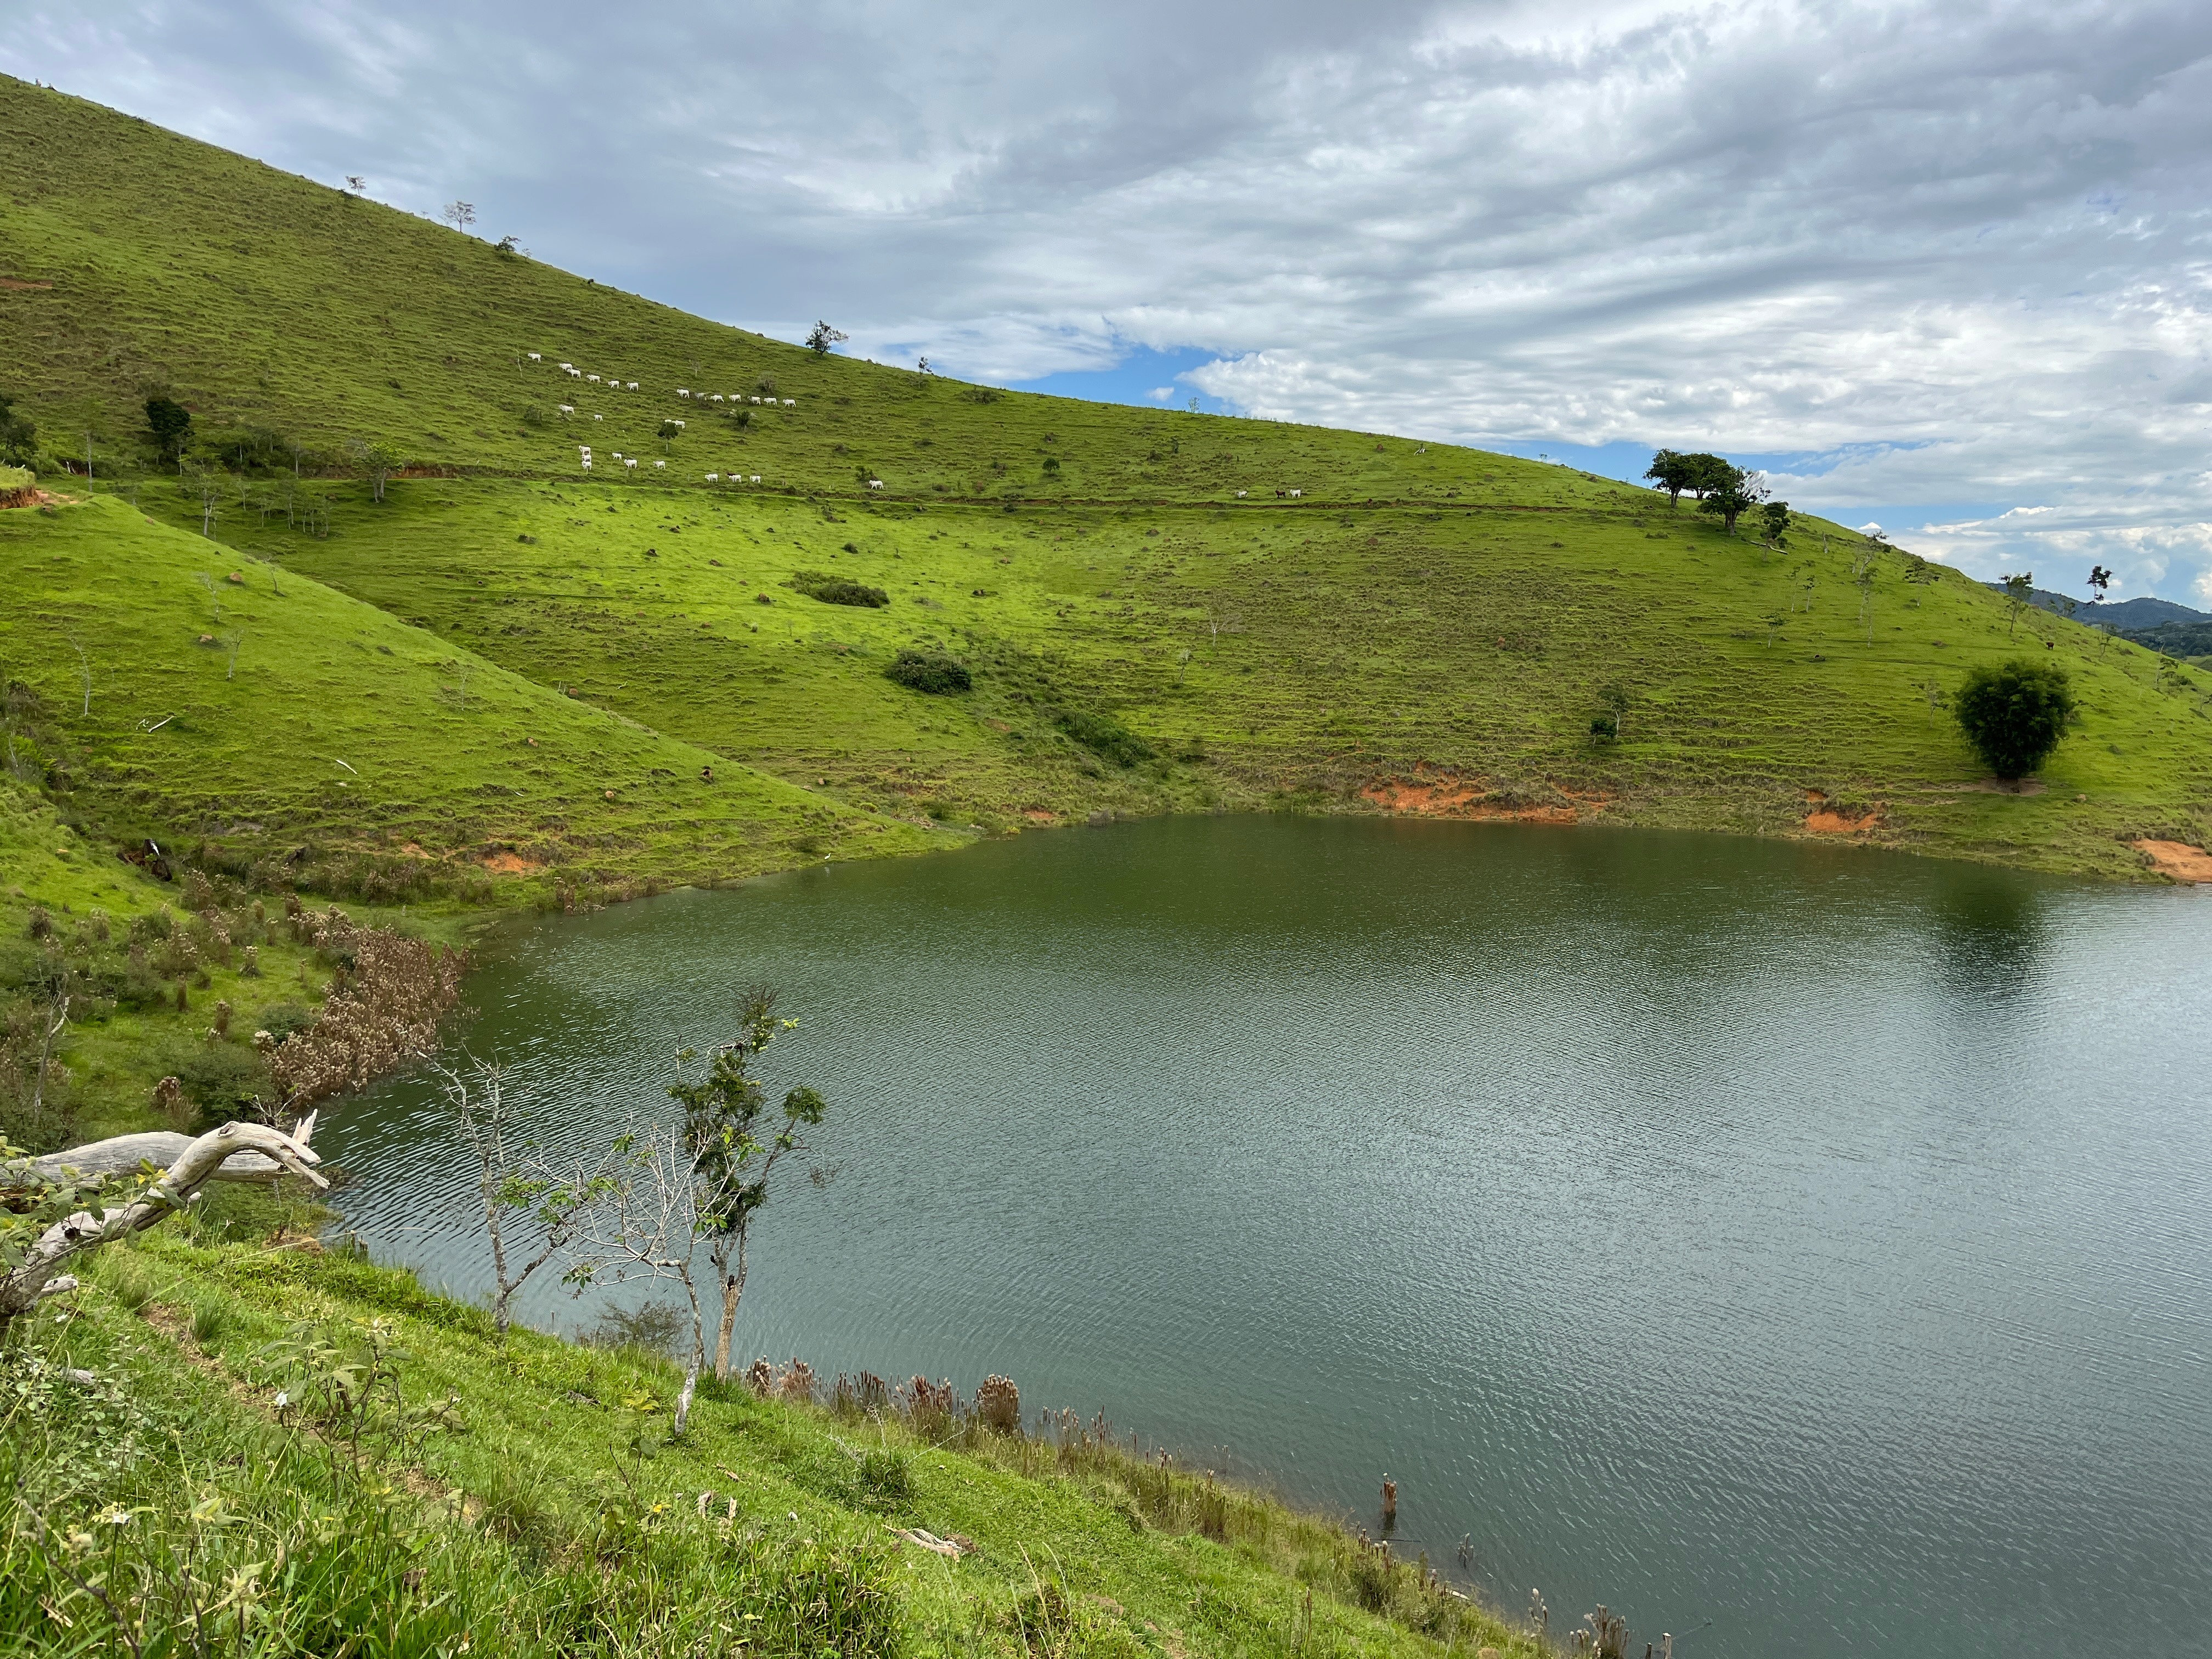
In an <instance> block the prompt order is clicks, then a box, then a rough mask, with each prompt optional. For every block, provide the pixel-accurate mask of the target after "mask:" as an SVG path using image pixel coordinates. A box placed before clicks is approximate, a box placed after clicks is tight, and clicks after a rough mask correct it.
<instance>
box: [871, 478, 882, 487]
mask: <svg viewBox="0 0 2212 1659" xmlns="http://www.w3.org/2000/svg"><path fill="white" fill-rule="evenodd" d="M883 487H884V481H883V480H882V479H881V478H871V479H869V480H868V488H869V489H882V488H883Z"/></svg>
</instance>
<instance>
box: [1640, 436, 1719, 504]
mask: <svg viewBox="0 0 2212 1659" xmlns="http://www.w3.org/2000/svg"><path fill="white" fill-rule="evenodd" d="M1698 459H1705V458H1704V457H1699V458H1698ZM1644 477H1646V478H1649V479H1650V480H1651V481H1652V483H1654V484H1655V485H1656V487H1657V488H1658V489H1663V490H1665V491H1666V492H1667V505H1668V506H1669V507H1674V506H1676V505H1678V504H1679V503H1680V500H1681V495H1682V492H1683V491H1684V490H1686V489H1695V488H1696V487H1697V483H1698V477H1699V467H1698V464H1697V459H1692V458H1691V457H1690V456H1687V455H1684V454H1681V453H1678V452H1676V451H1674V450H1672V449H1662V450H1661V451H1660V452H1659V453H1657V454H1656V455H1654V456H1653V457H1652V458H1651V465H1650V468H1649V469H1647V470H1646V471H1645V472H1644Z"/></svg>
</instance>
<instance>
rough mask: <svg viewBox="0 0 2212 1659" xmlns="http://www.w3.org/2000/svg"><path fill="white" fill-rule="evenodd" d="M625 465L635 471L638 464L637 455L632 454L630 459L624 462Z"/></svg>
mask: <svg viewBox="0 0 2212 1659" xmlns="http://www.w3.org/2000/svg"><path fill="white" fill-rule="evenodd" d="M623 465H624V466H626V467H629V468H630V469H631V470H632V471H635V469H636V466H637V457H636V456H635V455H632V456H630V457H629V459H626V460H624V461H623Z"/></svg>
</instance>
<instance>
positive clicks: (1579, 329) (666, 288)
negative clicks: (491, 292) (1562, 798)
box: [0, 0, 2212, 593]
mask: <svg viewBox="0 0 2212 1659" xmlns="http://www.w3.org/2000/svg"><path fill="white" fill-rule="evenodd" d="M28 9H29V11H30V13H31V15H30V16H29V17H28V18H27V19H26V20H24V22H23V25H22V26H21V27H18V28H16V29H15V30H12V31H10V32H9V35H8V36H7V38H6V40H5V41H4V42H0V64H7V65H8V66H9V67H10V68H12V69H14V70H15V71H16V72H19V73H21V74H24V75H31V74H37V75H40V76H42V77H43V78H46V79H48V80H52V81H58V82H60V83H61V84H62V85H63V86H64V87H65V88H69V89H70V90H75V91H80V92H83V93H86V94H89V95H92V96H94V97H98V98H100V99H102V100H105V101H108V102H112V103H115V104H117V105H118V106H123V107H125V108H129V109H131V110H133V111H134V112H138V113H142V114H144V115H146V116H148V117H149V118H154V119H157V120H161V121H165V122H167V123H168V124H170V125H176V126H179V127H182V128H184V129H185V130H186V131H194V132H197V133H199V134H201V135H202V136H205V137H210V138H213V139H215V140H216V142H219V143H225V144H228V145H229V146H232V147H234V148H236V149H244V150H246V151H248V152H250V153H252V154H255V155H263V156H265V157H267V158H268V159H270V160H271V161H275V162H276V164H278V165H280V166H285V167H295V168H297V169H299V170H301V171H307V172H310V173H314V174H316V175H317V176H319V177H323V178H326V179H336V178H337V176H338V175H340V174H341V173H347V172H359V173H368V175H369V176H370V178H371V181H372V186H373V188H374V189H375V190H376V191H378V192H379V193H380V194H385V195H386V196H387V197H388V198H389V199H392V200H394V201H396V202H398V203H400V204H403V205H406V206H409V207H411V208H414V209H416V210H435V207H436V205H437V204H439V203H440V202H442V201H445V200H447V199H450V198H451V197H454V196H457V195H458V196H464V197H467V198H468V199H470V200H471V201H474V202H476V203H477V204H478V205H479V208H480V210H482V212H483V228H484V229H485V230H486V231H487V232H488V233H489V234H494V235H497V234H503V233H504V232H505V231H507V230H509V229H512V230H514V231H516V232H518V233H524V234H526V240H530V241H531V242H532V246H536V247H538V249H540V250H541V252H542V253H543V254H544V257H546V258H550V259H553V260H556V261H557V262H559V263H562V264H568V265H569V266H571V267H573V268H576V269H579V270H587V271H589V272H591V273H592V274H593V275H595V276H599V277H600V278H601V279H602V280H610V281H614V282H617V283H621V284H622V285H623V286H625V287H629V288H635V289H646V290H647V291H650V292H652V293H653V294H654V295H657V296H659V297H662V298H665V299H667V300H669V301H671V302H672V303H678V304H682V305H685V306H688V307H691V308H693V309H696V310H700V311H703V312H705V313H708V314H710V315H716V316H720V317H724V318H726V319H729V320H732V321H740V322H744V323H747V324H748V325H754V326H761V327H766V328H768V329H769V330H770V331H775V332H778V333H781V334H785V335H787V336H795V335H796V334H798V333H799V332H801V331H804V329H805V326H806V325H808V324H810V323H811V321H812V320H813V319H814V318H815V317H817V316H820V315H828V316H829V317H831V318H832V319H835V320H836V321H837V322H838V323H839V324H840V325H842V326H843V327H845V328H847V329H848V330H850V331H851V332H852V333H853V335H854V348H853V349H854V350H855V351H857V352H859V353H860V354H861V355H863V356H875V357H877V358H878V360H879V361H885V362H912V361H913V359H914V357H915V356H917V355H919V354H921V353H923V352H927V354H928V355H929V356H930V357H931V358H932V359H933V361H934V362H939V363H940V364H942V365H943V366H944V367H945V368H946V369H948V370H949V371H950V372H952V373H956V374H970V375H976V376H980V377H984V378H992V379H1006V380H1014V379H1027V378H1031V377H1034V376H1036V375H1039V374H1048V373H1052V372H1054V371H1055V370H1063V369H1082V368H1101V367H1104V366H1107V365H1109V364H1110V363H1112V362H1114V361H1115V359H1116V358H1117V357H1118V356H1121V355H1122V354H1124V353H1126V352H1127V350H1128V349H1130V348H1132V347H1135V346H1145V347H1152V348H1155V349H1164V350H1178V351H1182V350H1188V349H1193V348H1196V349H1200V350H1202V351H1206V352H1211V353H1212V354H1215V356H1216V358H1217V361H1215V362H1212V363H1209V364H1207V365H1206V366H1205V367H1203V368H1199V369H1197V370H1194V371H1193V372H1192V373H1190V374H1188V375H1187V376H1185V377H1184V378H1185V379H1187V380H1188V381H1189V382H1190V383H1191V384H1192V385H1193V386H1195V387H1196V388H1197V389H1198V390H1200V391H1202V392H1206V393H1207V394H1209V395H1211V396H1212V397H1214V398H1220V399H1222V400H1224V401H1225V402H1226V403H1228V404H1231V405H1232V406H1235V407H1239V408H1243V409H1245V410H1250V411H1253V412H1255V413H1260V414H1266V415H1276V416H1286V417H1292V418H1297V419H1301V420H1318V421H1324V422H1333V423H1339V424H1344V425H1348V426H1359V427H1374V428H1389V429H1393V430H1397V431H1402V432H1407V433H1411V434H1416V435H1423V436H1429V437H1436V438H1446V439H1460V440H1466V441H1478V442H1479V441H1484V440H1486V439H1487V440H1492V441H1498V440H1505V439H1512V440H1518V441H1530V442H1534V443H1537V444H1542V443H1545V442H1547V441H1552V442H1576V443H1603V442H1607V441H1632V442H1637V443H1650V444H1655V445H1656V444H1662V443H1664V444H1669V445H1674V446H1675V447H1699V448H1706V447H1712V448H1720V449H1723V450H1725V451H1729V452H1731V453H1739V454H1753V455H1758V456H1760V457H1763V458H1773V457H1791V456H1795V457H1798V458H1800V459H1789V460H1786V461H1784V462H1783V463H1781V464H1775V463H1774V462H1772V461H1770V466H1769V470H1770V471H1771V474H1772V476H1773V480H1774V482H1775V483H1776V485H1777V487H1778V489H1782V490H1783V491H1784V493H1786V494H1788V495H1789V496H1790V499H1791V500H1792V501H1793V502H1794V503H1796V505H1798V506H1800V507H1805V508H1808V509H1810V510H1818V511H1826V512H1832V513H1833V512H1850V511H1853V510H1856V511H1857V513H1864V512H1866V511H1868V510H1869V509H1875V510H1878V511H1879V512H1880V513H1881V515H1882V516H1883V518H1884V519H1885V520H1886V521H1887V522H1889V523H1891V524H1892V525H1893V526H1899V531H1898V533H1899V535H1900V537H1901V538H1905V537H1908V535H1909V538H1910V544H1911V545H1913V546H1915V547H1916V548H1920V549H1922V550H1927V551H1931V552H1935V551H1938V550H1939V547H1940V548H1941V549H1948V550H1951V551H1952V552H1954V553H1955V554H1956V556H1959V557H1960V558H1962V559H1971V560H1976V561H1980V562H1983V563H1984V564H1986V563H1987V562H1990V561H1992V560H1994V561H2000V562H2005V561H2011V562H2018V561H2021V560H2022V559H2025V558H2027V557H2029V556H2034V557H2037V558H2039V559H2043V560H2044V561H2045V562H2048V559H2049V558H2050V557H2055V556H2061V550H2063V556H2065V557H2069V558H2070V557H2075V556H2080V557H2081V562H2082V563H2083V565H2084V568H2086V565H2087V561H2088V559H2089V558H2090V557H2101V558H2102V559H2103V560H2104V561H2105V562H2109V563H2115V564H2117V565H2118V566H2119V568H2120V569H2121V574H2122V576H2123V579H2124V580H2127V581H2130V582H2134V583H2140V582H2142V581H2144V580H2158V581H2160V582H2164V583H2166V584H2167V586H2169V587H2170V588H2171V589H2172V592H2176V593H2179V592H2187V591H2190V586H2189V585H2190V583H2191V582H2192V581H2194V580H2197V578H2198V576H2199V574H2201V573H2204V572H2207V571H2212V562H2208V561H2212V551H2208V550H2207V549H2206V548H2205V545H2204V541H2203V536H2202V534H2201V532H2200V529H2199V527H2200V526H2202V525H2203V524H2204V523H2206V522H2207V521H2212V478H2208V476H2207V474H2206V471H2205V468H2204V462H2203V434H2204V432H2205V430H2206V428H2207V425H2208V421H2209V420H2212V8H2206V7H2204V6H2203V5H2202V4H2200V3H2194V0H2110V3H2088V0H2054V3H2049V4H2045V5H2040V6H2037V7H2034V8H2028V7H2026V6H2012V5H1996V6H1991V5H1989V4H1986V3H1981V0H1936V3H1926V4H1915V5H1902V4H1894V3H1879V0H1861V3H1854V0H1771V3H1760V4H1757V5H1753V4H1750V3H1747V0H1707V3H1703V4H1695V5H1692V6H1690V7H1684V6H1681V5H1680V4H1679V3H1674V0H1603V3H1591V4H1585V5H1582V6H1578V7H1574V8H1562V7H1558V6H1556V5H1544V6H1539V5H1536V4H1534V3H1531V0H1488V3H1484V0H1468V3H1457V4H1433V3H1398V0H1378V3H1370V4H1367V5H1363V6H1360V7H1357V8H1350V7H1342V6H1337V5H1332V4H1324V3H1322V0H1284V3H1277V4H1272V5H1267V6H1262V5H1261V4H1258V3H1257V0H1239V3H1231V4H1221V3H1215V4H1198V5H1193V4H1189V3H1179V4H1176V5H1175V6H1173V7H1172V8H1170V7H1169V6H1168V5H1166V4H1164V3H1162V0H1129V3H1125V4H1122V5H1118V6H1115V7H1112V8H1108V7H1105V6H1103V5H1067V6H1062V7H1056V8H1054V9H1052V12H1051V15H1050V19H1049V24H1048V26H1041V25H1040V22H1039V21H1038V18H1037V15H1036V11H1035V9H1034V8H1033V7H1030V6H1027V5H1016V4H1014V3H1012V0H982V3H978V4H975V5H971V6H966V7H959V8H945V7H941V6H924V5H921V4H919V3H915V0H868V3H866V4H865V5H864V4H862V3H860V0H817V3H811V4H807V5H804V6H802V5H800V4H799V3H797V0H770V3H767V4H764V5H761V6H757V7H755V8H752V9H750V10H748V12H747V13H746V14H745V15H744V17H743V18H742V20H738V19H734V18H732V15H730V14H729V13H728V12H726V10H724V9H719V8H714V9H710V8H708V7H705V6H703V5H701V4H697V3H690V4H685V3H681V0H678V3H675V4H671V5H670V6H667V7H663V8H656V9H653V10H652V11H650V12H647V13H641V14H637V15H631V16H626V17H625V19H624V21H623V27H621V28H619V29H609V28H608V27H605V15H604V14H603V13H602V12H600V11H598V10H594V9H589V8H586V7H583V6H580V5H577V4H575V3H574V0H566V3H551V4H537V5H531V6H528V7H525V6H522V5H520V4H518V3H512V0H510V3H507V4H505V5H497V4H495V5H487V6H477V7H468V8H455V7H430V6H427V5H423V4H422V3H420V0H390V3H388V4H386V5H384V6H382V7H380V8H379V9H377V10H375V11H374V12H373V13H372V12H369V11H368V10H366V9H360V8H357V7H347V6H342V5H341V6H322V7H314V8H308V9H304V10H303V9H299V8H293V7H280V6H277V5H276V4H275V3H274V0H258V3H255V0H224V3H221V4H218V3H216V0H33V3H32V4H31V6H30V7H29V8H28ZM2030 507H2033V508H2036V509H2038V510H2037V511H2036V512H2034V513H2028V512H2027V511H2026V509H2027V508H2030ZM1933 520H1940V521H1941V523H1942V526H1943V527H1942V530H1941V531H1940V532H1929V531H1924V530H1912V531H1910V532H1908V531H1907V530H1906V529H1905V528H1904V526H1911V525H1914V524H1916V523H1919V524H1925V523H1927V522H1929V521H1933ZM1931 537H1932V538H1933V539H1932V540H1931ZM2045 550H2050V551H2049V552H2048V553H2046V552H2045ZM2154 570H2155V571H2156V572H2157V574H2156V575H2155V576H2152V575H2151V574H2150V573H2151V572H2153V571H2154ZM2138 591H2139V590H2138Z"/></svg>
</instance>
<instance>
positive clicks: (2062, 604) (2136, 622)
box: [1989, 582, 2212, 633]
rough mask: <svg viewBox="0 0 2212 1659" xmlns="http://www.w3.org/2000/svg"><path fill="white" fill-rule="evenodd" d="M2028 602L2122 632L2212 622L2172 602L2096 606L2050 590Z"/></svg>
mask: <svg viewBox="0 0 2212 1659" xmlns="http://www.w3.org/2000/svg"><path fill="white" fill-rule="evenodd" d="M1989 586H1990V587H1992V588H1994V589H1996V591H1997V592H2003V591H2004V584H2003V583H2002V582H1991V583H1990V584H1989ZM2028 603H2029V604H2031V605H2034V606H2036V607H2037V608H2038V609H2039V610H2043V611H2051V612H2054V613H2055V614H2057V615H2058V616H2061V617H2073V618H2074V620H2075V621H2076V622H2084V623H2096V624H2098V625H2100V626H2101V627H2105V628H2117V629H2119V630H2120V631H2121V632H2122V633H2134V632H2136V631H2137V630H2139V629H2146V628H2162V627H2164V626H2165V625H2166V623H2212V612H2206V611H2191V609H2190V608H2189V607H2188V606H2187V605H2176V604H2175V603H2174V602H2173V601H2172V599H2120V600H2117V601H2115V602H2112V603H2110V604H2106V605H2092V604H2090V603H2089V602H2088V601H2087V600H2086V599H2073V598H2070V597H2069V596H2068V595H2066V594H2064V593H2053V592H2051V591H2050V590H2049V589H2047V588H2042V587H2039V588H2036V589H2034V590H2033V593H2032V596H2031V598H2030V599H2029V600H2028Z"/></svg>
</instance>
